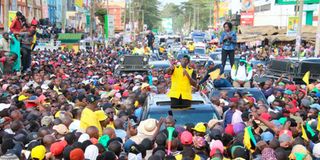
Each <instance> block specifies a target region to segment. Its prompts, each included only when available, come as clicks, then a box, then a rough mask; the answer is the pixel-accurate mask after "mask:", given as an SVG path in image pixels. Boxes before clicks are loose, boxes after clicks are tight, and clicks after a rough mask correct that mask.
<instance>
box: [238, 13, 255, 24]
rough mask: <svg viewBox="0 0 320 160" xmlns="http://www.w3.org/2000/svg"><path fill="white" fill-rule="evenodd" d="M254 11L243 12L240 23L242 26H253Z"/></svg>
mask: <svg viewBox="0 0 320 160" xmlns="http://www.w3.org/2000/svg"><path fill="white" fill-rule="evenodd" d="M253 23H254V12H242V13H241V18H240V24H241V25H242V26H253Z"/></svg>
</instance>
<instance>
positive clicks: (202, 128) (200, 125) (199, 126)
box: [192, 122, 207, 133]
mask: <svg viewBox="0 0 320 160" xmlns="http://www.w3.org/2000/svg"><path fill="white" fill-rule="evenodd" d="M192 129H193V130H195V131H196V132H201V133H205V132H206V130H207V128H206V126H205V125H204V123H202V122H200V123H197V124H196V126H195V127H194V128H192Z"/></svg>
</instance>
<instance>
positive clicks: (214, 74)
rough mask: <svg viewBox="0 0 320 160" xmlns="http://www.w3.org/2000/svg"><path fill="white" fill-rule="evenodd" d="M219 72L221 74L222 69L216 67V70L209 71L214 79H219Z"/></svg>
mask: <svg viewBox="0 0 320 160" xmlns="http://www.w3.org/2000/svg"><path fill="white" fill-rule="evenodd" d="M219 74H220V69H216V70H214V71H212V72H210V73H209V75H210V78H211V79H212V80H215V79H217V78H218V76H219Z"/></svg>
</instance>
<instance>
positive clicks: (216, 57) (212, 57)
mask: <svg viewBox="0 0 320 160" xmlns="http://www.w3.org/2000/svg"><path fill="white" fill-rule="evenodd" d="M210 57H211V59H212V60H214V61H220V60H221V55H220V54H211V55H210Z"/></svg>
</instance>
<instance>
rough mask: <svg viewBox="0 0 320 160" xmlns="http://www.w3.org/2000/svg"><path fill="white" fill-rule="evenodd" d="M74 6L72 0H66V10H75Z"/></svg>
mask: <svg viewBox="0 0 320 160" xmlns="http://www.w3.org/2000/svg"><path fill="white" fill-rule="evenodd" d="M75 10H76V7H75V5H74V0H68V1H67V11H75Z"/></svg>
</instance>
